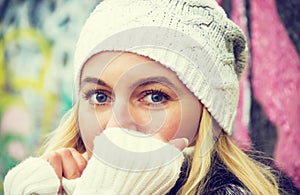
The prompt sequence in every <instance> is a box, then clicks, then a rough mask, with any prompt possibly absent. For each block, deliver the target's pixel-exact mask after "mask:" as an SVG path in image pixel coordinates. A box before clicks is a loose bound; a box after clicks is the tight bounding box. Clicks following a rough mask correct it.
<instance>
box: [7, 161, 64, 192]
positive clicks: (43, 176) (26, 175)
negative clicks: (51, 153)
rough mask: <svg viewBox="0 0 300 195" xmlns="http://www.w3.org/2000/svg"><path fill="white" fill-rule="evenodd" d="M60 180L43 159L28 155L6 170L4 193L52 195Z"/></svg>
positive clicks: (56, 189) (56, 190)
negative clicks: (28, 156)
mask: <svg viewBox="0 0 300 195" xmlns="http://www.w3.org/2000/svg"><path fill="white" fill-rule="evenodd" d="M59 185H60V182H59V179H58V177H57V175H56V173H55V171H54V169H53V168H52V166H51V165H50V164H49V163H48V162H47V161H45V160H43V159H40V158H33V157H30V158H28V159H26V160H25V161H23V162H22V163H21V164H19V165H18V166H16V167H14V168H13V169H12V170H10V171H9V172H8V174H7V175H6V177H5V180H4V194H5V195H31V194H34V193H35V194H41V195H50V194H51V195H53V194H57V192H58V188H59Z"/></svg>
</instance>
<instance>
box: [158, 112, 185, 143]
mask: <svg viewBox="0 0 300 195" xmlns="http://www.w3.org/2000/svg"><path fill="white" fill-rule="evenodd" d="M181 112H182V111H181V109H180V107H178V106H172V107H171V108H168V109H166V111H165V116H164V122H163V125H162V126H161V128H160V129H159V132H158V135H159V137H160V138H161V139H162V140H164V141H169V140H172V139H173V138H174V137H175V136H176V134H177V132H178V131H179V128H180V123H181V114H182V113H181Z"/></svg>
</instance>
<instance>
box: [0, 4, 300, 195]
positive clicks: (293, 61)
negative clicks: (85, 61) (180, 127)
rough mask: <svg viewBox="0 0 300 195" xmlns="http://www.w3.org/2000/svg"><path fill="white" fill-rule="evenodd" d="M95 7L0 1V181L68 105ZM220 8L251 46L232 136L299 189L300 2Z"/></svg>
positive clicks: (38, 140)
mask: <svg viewBox="0 0 300 195" xmlns="http://www.w3.org/2000/svg"><path fill="white" fill-rule="evenodd" d="M99 2H100V0H87V1H75V0H14V1H10V0H2V1H0V178H1V179H0V181H3V178H4V176H5V174H6V172H7V171H8V170H9V169H10V168H12V167H13V166H15V165H16V163H18V162H20V161H21V160H22V159H24V158H26V157H27V156H29V155H34V152H35V151H36V148H37V147H38V146H39V144H40V143H41V141H42V139H43V137H44V136H45V135H46V134H47V133H49V132H50V131H51V130H53V129H54V128H55V127H56V126H57V124H58V123H59V119H60V118H61V116H62V115H63V114H64V113H65V112H66V111H67V110H68V109H69V108H70V107H71V106H72V90H73V89H72V88H73V83H72V82H73V80H72V75H73V72H72V71H73V70H72V60H73V52H74V48H75V43H76V40H77V37H78V34H79V31H80V28H81V26H82V25H83V23H84V21H85V19H86V18H87V17H88V15H89V13H90V11H91V10H92V9H93V8H94V7H95V5H96V4H98V3H99ZM218 2H219V3H220V4H221V5H222V6H223V7H224V9H225V10H226V12H227V14H228V15H229V16H230V17H231V18H232V19H233V20H234V21H235V22H236V23H237V24H238V25H240V26H241V28H242V29H243V30H244V32H245V33H246V34H247V36H248V39H249V61H248V67H247V70H246V71H245V74H244V76H243V77H242V79H241V88H240V91H241V95H240V101H239V113H238V116H237V121H236V124H235V129H234V137H235V139H236V141H237V142H238V143H239V144H240V146H241V147H243V148H250V146H251V145H253V146H254V147H255V148H256V149H259V150H261V151H264V152H266V153H267V154H268V155H269V156H273V157H274V158H275V160H276V162H277V164H278V166H280V167H281V169H282V170H284V171H285V172H286V173H287V174H288V175H289V176H290V177H291V178H292V179H293V180H294V182H295V184H297V185H298V187H300V138H299V137H300V136H299V135H300V120H299V119H300V60H299V52H300V40H299V34H300V22H299V21H300V17H299V13H298V11H297V10H299V9H300V6H299V4H300V2H299V1H298V0H290V1H279V0H278V1H275V0H223V1H222V0H219V1H218ZM266 140H267V141H266ZM1 183H2V182H1ZM1 183H0V194H1Z"/></svg>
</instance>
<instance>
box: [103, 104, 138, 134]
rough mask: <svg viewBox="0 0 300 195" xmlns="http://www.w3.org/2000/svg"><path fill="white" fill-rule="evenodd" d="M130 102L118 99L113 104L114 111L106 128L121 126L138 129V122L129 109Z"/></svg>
mask: <svg viewBox="0 0 300 195" xmlns="http://www.w3.org/2000/svg"><path fill="white" fill-rule="evenodd" d="M129 106H130V105H129V102H128V101H124V100H116V101H115V102H114V104H113V106H112V113H111V115H110V118H109V119H108V122H107V125H106V128H109V127H119V128H125V129H130V130H135V131H138V127H137V124H136V123H135V121H134V118H133V116H132V114H131V112H130V110H129Z"/></svg>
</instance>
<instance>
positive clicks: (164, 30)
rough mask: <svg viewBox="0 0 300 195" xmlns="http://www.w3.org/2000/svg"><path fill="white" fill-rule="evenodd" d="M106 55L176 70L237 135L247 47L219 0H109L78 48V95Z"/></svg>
mask: <svg viewBox="0 0 300 195" xmlns="http://www.w3.org/2000/svg"><path fill="white" fill-rule="evenodd" d="M101 51H128V52H133V53H137V54H140V55H143V56H147V57H149V58H151V59H153V60H155V61H158V62H160V63H161V64H163V65H164V66H166V67H167V68H170V69H171V70H173V71H174V72H176V74H177V76H178V78H179V79H180V80H181V81H182V82H183V83H184V84H185V85H186V86H187V87H188V89H190V91H191V92H193V93H194V95H195V96H196V97H198V99H199V100H201V102H202V103H203V105H205V106H206V107H207V109H208V111H209V112H210V113H211V114H212V116H213V117H214V118H215V119H216V121H217V122H218V123H219V125H220V127H222V128H223V129H224V130H225V131H226V132H227V133H228V134H231V133H232V126H233V122H234V120H235V116H236V112H237V103H238V96H239V87H238V86H239V84H238V79H239V77H240V75H241V73H242V72H243V69H244V66H245V63H246V41H245V36H244V34H243V32H242V31H241V30H240V28H239V27H238V26H237V25H235V24H234V23H233V22H232V21H230V20H229V19H228V18H227V16H226V14H225V12H224V11H223V9H222V8H221V7H219V6H218V4H217V3H216V1H215V0H121V1H120V0H104V1H103V2H102V3H100V4H99V5H98V6H97V7H96V9H95V10H94V11H93V12H92V13H91V15H90V17H89V18H88V19H87V21H86V23H85V25H84V27H83V29H82V32H81V34H80V37H79V40H78V43H77V46H76V51H75V59H74V63H75V88H76V89H75V90H76V93H78V88H79V84H80V75H81V70H82V67H83V64H84V63H85V62H86V61H87V59H89V58H90V57H91V56H92V55H94V54H96V53H99V52H101Z"/></svg>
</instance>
